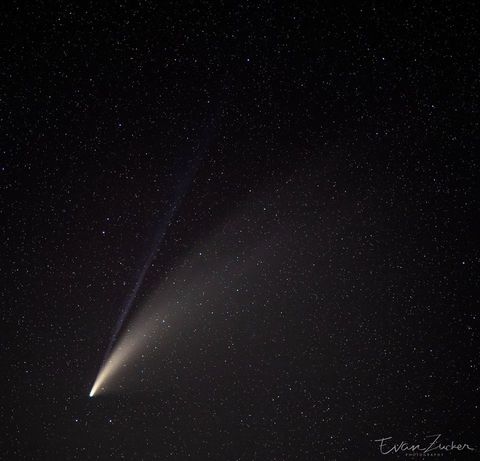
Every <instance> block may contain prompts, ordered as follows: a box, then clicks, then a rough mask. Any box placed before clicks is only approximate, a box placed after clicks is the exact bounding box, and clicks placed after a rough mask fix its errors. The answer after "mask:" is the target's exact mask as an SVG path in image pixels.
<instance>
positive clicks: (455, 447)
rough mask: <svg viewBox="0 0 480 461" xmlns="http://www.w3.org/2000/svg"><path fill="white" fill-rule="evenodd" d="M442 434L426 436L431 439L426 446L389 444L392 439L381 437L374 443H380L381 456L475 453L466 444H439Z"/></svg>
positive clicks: (403, 442) (402, 443) (406, 443)
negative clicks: (407, 453)
mask: <svg viewBox="0 0 480 461" xmlns="http://www.w3.org/2000/svg"><path fill="white" fill-rule="evenodd" d="M441 436H442V434H433V435H428V436H426V437H425V438H426V439H432V440H431V441H429V442H428V443H426V444H420V443H408V442H405V441H403V440H402V441H401V442H400V443H393V444H392V443H391V442H390V440H391V439H392V437H383V438H381V439H376V440H375V442H379V443H380V447H379V448H380V453H381V454H382V455H389V454H391V453H400V452H410V453H416V452H418V453H432V452H434V451H439V452H440V451H441V452H451V451H463V450H467V451H475V450H474V449H473V448H472V447H470V446H469V445H468V443H455V442H453V441H451V442H450V443H446V444H444V443H441V442H440V437H441Z"/></svg>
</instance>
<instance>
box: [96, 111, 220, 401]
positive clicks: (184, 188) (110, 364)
mask: <svg viewBox="0 0 480 461" xmlns="http://www.w3.org/2000/svg"><path fill="white" fill-rule="evenodd" d="M212 122H213V119H212V120H211V121H210V124H211V123H212ZM210 124H209V125H208V126H207V127H206V128H205V130H204V131H203V134H202V136H201V138H200V139H201V140H202V141H201V142H200V143H199V145H197V146H196V148H194V149H193V150H194V153H193V154H194V155H193V159H190V161H187V163H186V165H185V162H184V163H183V164H180V162H179V160H177V165H176V168H175V172H174V175H175V177H180V178H181V179H180V181H179V182H178V183H177V185H176V187H174V190H173V192H172V194H171V197H170V200H168V202H169V203H170V206H169V207H168V209H167V211H166V212H165V213H164V215H163V218H162V220H161V222H160V223H159V224H158V225H157V229H156V232H155V235H154V238H153V245H152V247H151V249H150V251H149V252H148V253H147V255H146V257H145V258H144V262H143V264H142V266H141V268H140V270H139V271H138V275H137V277H136V279H135V283H134V285H133V288H132V290H131V292H130V294H129V295H128V297H127V299H126V301H125V303H124V305H123V307H122V309H121V311H120V316H119V318H118V320H117V322H116V324H115V327H114V329H113V332H112V335H111V339H110V341H109V343H108V347H107V349H106V352H105V355H104V359H103V362H102V365H101V367H100V371H99V372H98V374H97V377H96V379H95V381H94V384H93V386H92V388H91V390H90V392H89V397H94V396H95V395H97V394H98V393H99V392H100V391H101V390H102V386H104V383H105V382H106V380H107V378H110V377H111V376H112V375H113V374H114V373H115V371H117V370H118V369H119V368H120V367H121V365H122V364H123V363H124V362H125V358H126V357H127V355H129V354H130V353H131V352H132V350H136V349H137V348H138V347H140V344H141V341H137V342H136V343H132V341H130V340H128V339H127V340H125V339H120V340H118V337H119V336H120V334H121V330H122V328H123V326H124V324H125V321H126V319H127V317H128V316H129V313H130V311H131V309H132V307H133V305H134V304H135V300H136V298H137V295H138V292H139V290H140V288H141V287H142V285H143V281H144V279H145V276H146V274H147V272H148V269H149V268H150V267H151V265H152V262H153V260H154V258H155V256H156V254H157V251H158V248H159V247H160V244H161V242H162V241H163V239H164V238H165V235H166V233H167V230H168V227H169V225H170V223H171V221H172V219H173V217H174V215H175V213H176V212H177V210H178V208H179V206H180V204H181V202H182V200H183V198H184V197H185V195H186V194H187V192H188V190H189V189H190V187H191V184H192V182H193V178H194V177H195V175H196V172H197V170H198V168H199V166H200V161H201V159H202V157H203V155H204V153H205V152H206V151H207V150H208V148H209V145H210V141H211V139H212V136H211V135H210V131H211V125H210ZM180 159H181V156H180ZM147 329H148V327H147ZM142 334H143V333H142ZM130 337H131V336H130V335H127V338H130Z"/></svg>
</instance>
